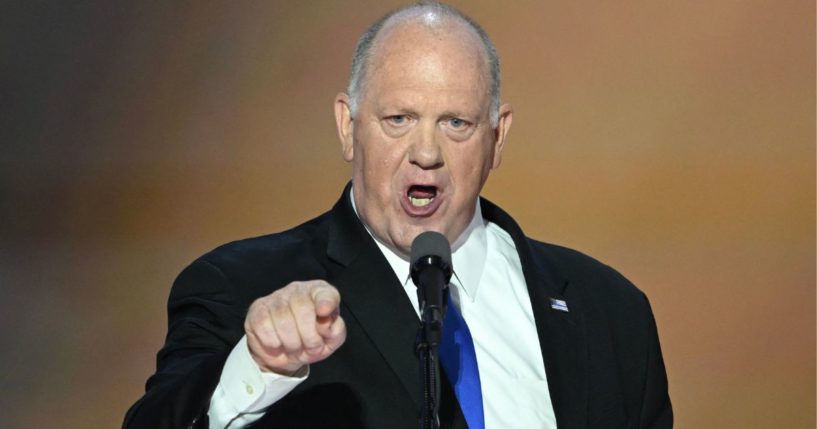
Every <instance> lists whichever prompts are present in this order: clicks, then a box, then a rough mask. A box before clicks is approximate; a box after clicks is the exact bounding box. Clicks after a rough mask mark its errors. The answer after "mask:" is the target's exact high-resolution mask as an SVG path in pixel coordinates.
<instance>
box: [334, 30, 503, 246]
mask: <svg viewBox="0 0 817 429" xmlns="http://www.w3.org/2000/svg"><path fill="white" fill-rule="evenodd" d="M377 43H378V45H377V46H376V47H375V48H374V55H373V57H372V59H371V62H370V64H369V69H368V73H369V75H368V79H367V81H366V83H365V85H364V88H362V89H361V91H362V93H361V97H360V100H359V106H358V111H357V114H356V115H355V117H354V118H351V116H350V113H349V110H348V99H347V98H346V96H345V95H343V94H341V95H339V96H338V99H337V101H336V103H335V113H336V118H337V122H338V129H339V132H340V136H341V141H342V143H343V155H344V158H345V159H346V160H347V161H350V162H352V182H353V184H354V196H355V204H356V207H357V211H358V214H359V215H360V217H361V219H362V220H363V222H364V223H365V224H366V225H368V226H369V228H370V229H371V231H372V232H373V233H374V235H375V236H376V237H377V238H378V239H379V240H380V241H381V242H383V243H384V244H386V245H387V246H389V247H390V248H392V249H394V250H396V251H398V252H400V253H403V254H406V255H407V254H409V253H410V249H411V243H412V241H413V240H414V238H415V237H416V236H417V235H418V234H420V233H421V232H423V231H429V230H430V231H437V232H440V233H442V234H444V235H445V236H446V237H447V238H448V240H449V241H450V242H452V243H453V242H454V240H456V239H457V237H458V236H459V235H460V234H461V233H462V232H463V231H464V230H465V228H466V226H467V225H468V223H469V222H470V220H471V218H472V216H473V214H474V209H475V207H476V199H477V197H478V196H479V193H480V190H481V189H482V186H483V184H484V183H485V180H486V179H487V178H488V173H489V171H490V170H491V169H493V168H496V167H498V166H499V162H500V154H501V151H502V148H503V144H504V140H505V134H506V132H507V129H508V127H509V126H510V122H511V113H510V107H508V106H503V107H502V108H501V109H500V119H499V123H498V126H497V128H496V129H494V128H493V127H492V126H491V124H490V119H489V113H490V96H489V92H488V88H489V81H488V73H487V67H488V66H487V63H486V60H485V57H484V53H483V50H482V47H481V45H480V44H479V41H478V39H477V38H476V36H475V35H473V34H471V33H470V32H466V31H464V30H462V29H459V28H458V27H453V29H452V28H448V29H440V30H436V31H434V32H432V31H431V30H429V29H427V28H425V27H423V26H420V25H417V24H407V25H398V26H396V27H394V28H391V29H387V30H384V33H383V34H381V35H380V38H379V41H378V42H377Z"/></svg>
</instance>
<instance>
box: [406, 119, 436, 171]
mask: <svg viewBox="0 0 817 429" xmlns="http://www.w3.org/2000/svg"><path fill="white" fill-rule="evenodd" d="M416 131H417V132H416V133H415V135H414V136H412V137H413V139H412V142H411V147H410V148H409V161H410V162H411V163H412V164H414V165H416V166H418V167H420V168H422V169H424V170H431V169H435V168H439V167H442V165H443V152H442V147H441V146H440V141H439V139H440V138H441V136H438V134H437V128H436V127H435V126H434V124H424V126H422V127H417V129H416Z"/></svg>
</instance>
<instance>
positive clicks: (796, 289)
mask: <svg viewBox="0 0 817 429" xmlns="http://www.w3.org/2000/svg"><path fill="white" fill-rule="evenodd" d="M18 3H20V4H17V5H7V6H6V7H4V12H3V13H2V17H0V53H2V54H1V55H0V77H2V79H1V80H0V104H2V107H0V137H1V138H2V139H1V140H0V142H2V155H0V285H2V287H0V320H1V321H2V327H3V330H2V340H3V344H4V347H3V351H2V353H1V354H0V356H2V357H0V364H2V368H3V370H2V375H0V383H2V384H1V385H0V387H1V389H0V415H3V416H4V417H3V420H4V424H3V425H4V426H5V427H14V428H29V427H31V428H34V427H63V428H107V427H117V426H119V425H121V421H122V418H123V416H124V413H125V410H126V409H127V408H128V407H129V405H130V404H131V403H133V402H134V401H136V399H137V398H138V397H139V396H140V395H141V393H142V391H143V385H144V382H145V380H146V378H147V377H148V376H149V375H150V374H151V373H152V372H153V369H154V356H155V353H156V351H157V350H158V349H159V347H160V346H161V344H162V343H163V338H164V334H165V330H166V315H165V304H166V299H167V295H168V291H169V288H170V284H171V282H172V281H173V279H174V278H175V275H176V274H177V273H178V272H179V271H180V270H181V269H182V268H183V267H184V266H185V265H186V264H187V263H189V262H190V261H192V260H193V259H194V258H196V257H197V256H199V255H200V254H202V253H204V252H206V251H207V250H209V249H211V248H213V247H215V246H217V245H219V244H221V243H223V242H226V241H230V240H234V239H237V238H242V237H247V236H253V235H260V234H264V233H268V232H273V231H279V230H282V229H286V228H288V227H290V226H293V225H295V224H298V223H300V222H302V221H304V220H307V219H309V218H311V217H313V216H315V215H318V214H319V213H321V212H322V211H324V210H326V209H328V208H329V207H330V206H331V205H332V204H333V203H334V201H335V200H336V199H337V197H338V195H339V193H340V191H341V189H342V187H343V185H344V184H345V182H346V181H347V180H348V177H349V168H348V166H347V165H346V164H345V163H344V162H343V161H342V160H341V157H340V145H339V142H338V139H337V136H336V132H335V128H334V120H333V117H332V99H333V97H334V96H335V94H336V93H337V92H338V91H340V90H342V89H343V88H344V87H345V84H346V79H347V77H348V67H349V62H350V57H351V53H352V49H353V46H354V43H355V41H356V40H357V37H358V36H359V35H360V33H361V32H362V31H363V30H364V29H365V27H366V26H367V25H368V24H370V23H371V22H372V21H373V20H375V19H376V18H378V17H379V16H381V15H382V14H384V13H385V12H386V11H388V10H389V9H391V8H392V7H394V6H396V5H398V4H399V3H396V2H372V1H363V0H353V1H344V2H329V1H322V2H317V1H314V2H284V1H273V2H266V1H265V2H194V3H190V2H124V1H108V2H101V1H98V2H61V4H53V5H46V4H45V2H28V3H26V2H18ZM54 3H57V2H54ZM454 5H456V6H458V7H460V8H462V9H463V10H464V11H465V12H466V13H467V14H469V15H471V16H472V17H473V18H475V19H476V20H477V21H479V22H480V23H482V24H483V26H484V27H485V28H486V30H487V31H488V33H489V34H490V35H491V36H492V38H493V39H494V42H495V43H496V45H497V47H498V50H499V53H500V56H501V59H502V65H503V99H504V100H505V101H508V102H511V103H512V104H513V105H514V107H515V118H514V124H513V128H512V130H511V133H510V141H509V146H508V147H507V149H506V152H505V158H504V163H503V165H502V167H501V168H500V169H499V170H498V171H496V172H495V173H494V174H493V176H492V177H491V179H490V180H489V182H488V185H487V187H486V189H485V191H484V195H485V196H487V197H488V198H490V199H492V200H494V201H495V202H497V203H499V204H500V205H501V206H503V207H504V208H505V209H506V210H508V211H509V212H510V213H511V214H513V215H514V216H515V217H516V219H517V220H518V221H519V223H520V224H521V225H522V227H523V228H524V229H525V230H526V232H527V233H528V234H529V235H531V236H533V237H536V238H538V239H541V240H544V241H549V242H554V243H559V244H562V245H567V246H569V247H573V248H576V249H579V250H581V251H583V252H586V253H589V254H591V255H593V256H595V257H597V258H599V259H601V260H602V261H604V262H606V263H608V264H610V265H612V266H614V267H616V268H617V269H619V270H620V271H621V272H622V273H623V274H625V275H626V276H627V277H629V278H630V279H631V280H633V281H634V282H635V283H636V284H637V285H639V287H640V288H641V289H643V290H644V291H645V292H646V293H647V295H648V296H649V297H650V299H651V302H652V305H653V309H654V311H655V313H656V318H657V321H658V327H659V331H660V336H661V340H662V346H663V349H664V358H665V361H666V364H667V371H668V375H669V380H670V390H671V396H672V400H673V403H674V407H675V412H676V427H678V428H808V427H812V428H813V427H815V426H814V425H815V43H814V42H815V4H814V2H810V1H809V2H807V1H786V0H784V1H775V2H771V1H765V2H764V1H743V2H737V1H726V0H716V1H689V2H686V1H683V2H655V1H647V0H626V1H622V2H588V1H571V2H566V1H549V2H536V1H520V2H507V3H502V4H500V3H497V2H492V1H472V2H465V1H457V2H454Z"/></svg>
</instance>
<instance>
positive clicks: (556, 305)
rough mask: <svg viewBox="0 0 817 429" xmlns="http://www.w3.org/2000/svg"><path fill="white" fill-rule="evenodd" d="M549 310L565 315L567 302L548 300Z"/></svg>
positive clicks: (554, 299)
mask: <svg viewBox="0 0 817 429" xmlns="http://www.w3.org/2000/svg"><path fill="white" fill-rule="evenodd" d="M550 308H552V309H554V310H559V311H564V312H565V313H567V312H568V309H567V302H565V301H562V300H561V299H556V298H550Z"/></svg>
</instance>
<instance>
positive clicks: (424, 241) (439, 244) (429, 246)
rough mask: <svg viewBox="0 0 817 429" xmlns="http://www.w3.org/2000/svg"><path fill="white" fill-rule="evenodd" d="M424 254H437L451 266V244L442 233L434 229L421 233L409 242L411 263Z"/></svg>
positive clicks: (424, 255)
mask: <svg viewBox="0 0 817 429" xmlns="http://www.w3.org/2000/svg"><path fill="white" fill-rule="evenodd" d="M426 256H437V257H439V258H440V259H442V261H443V262H444V263H445V264H447V265H448V266H451V245H450V244H449V243H448V239H447V238H445V236H444V235H442V234H440V233H439V232H435V231H426V232H423V233H421V234H420V235H418V236H417V238H415V239H414V241H413V242H412V243H411V265H412V266H414V263H415V262H417V260H418V259H420V258H423V257H426Z"/></svg>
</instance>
